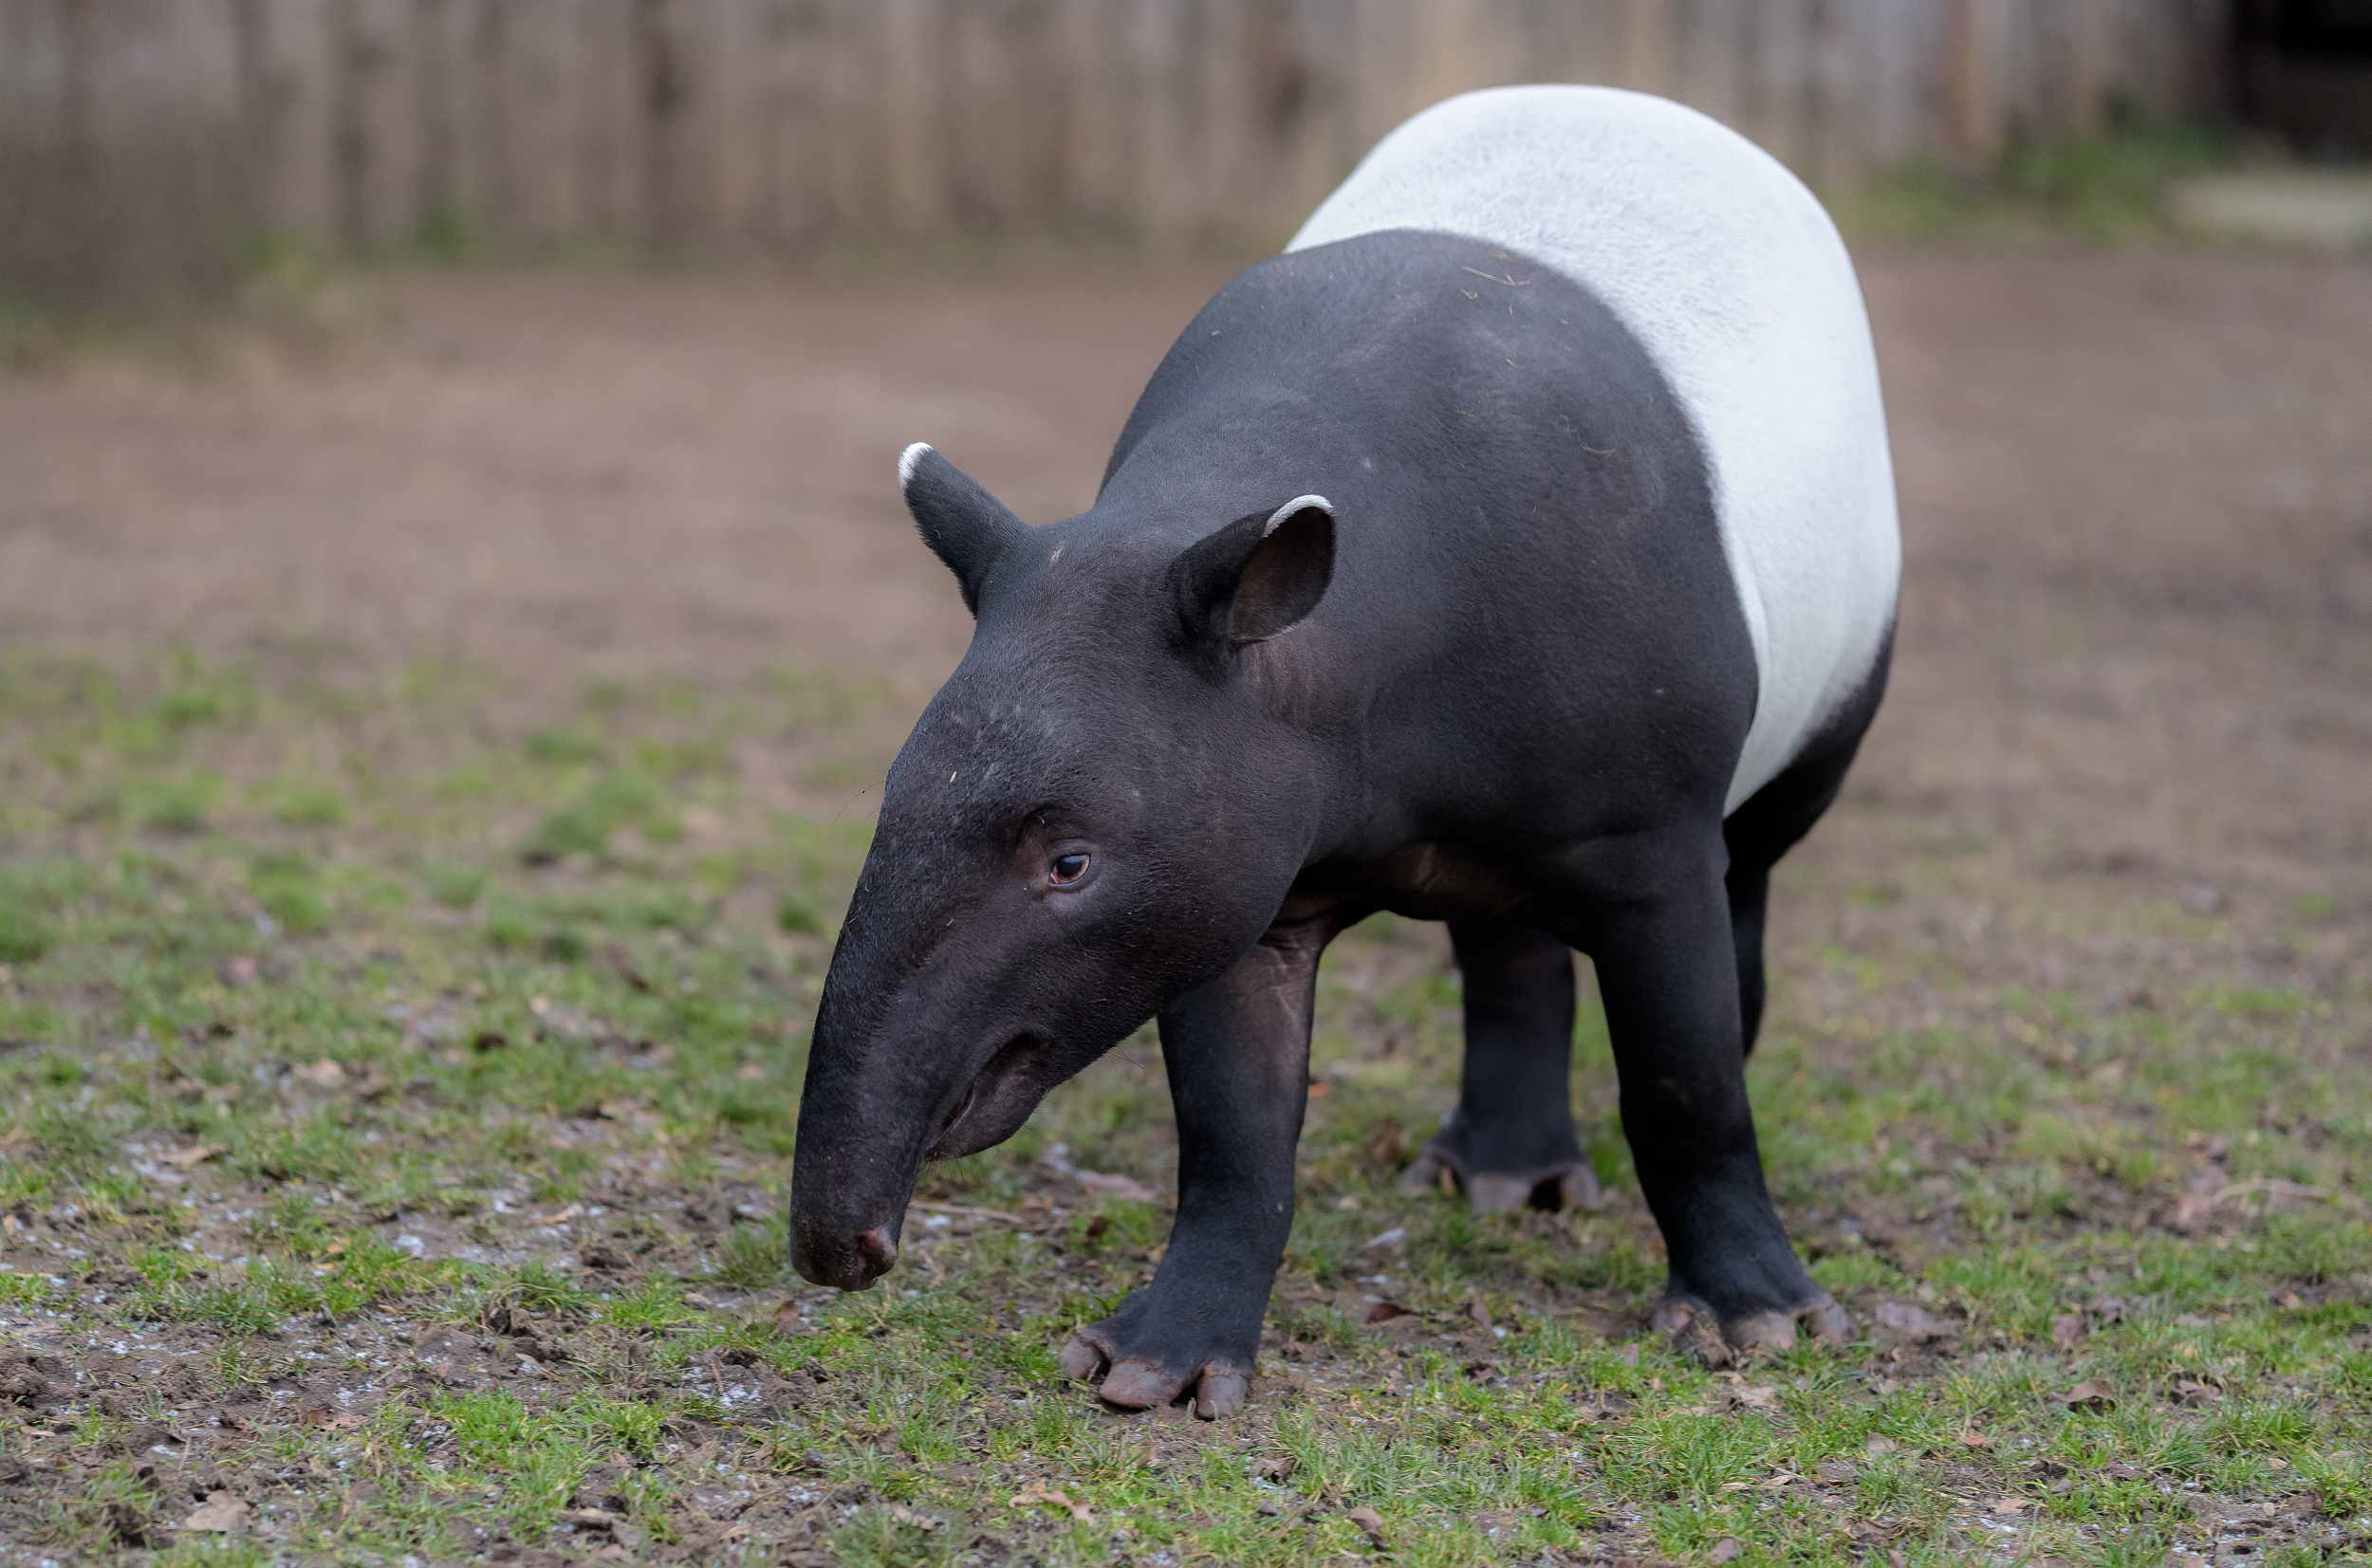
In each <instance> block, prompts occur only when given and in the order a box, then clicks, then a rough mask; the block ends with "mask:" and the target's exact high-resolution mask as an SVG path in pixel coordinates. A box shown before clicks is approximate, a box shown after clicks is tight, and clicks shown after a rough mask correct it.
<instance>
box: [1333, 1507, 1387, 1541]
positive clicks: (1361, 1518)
mask: <svg viewBox="0 0 2372 1568" xmlns="http://www.w3.org/2000/svg"><path fill="white" fill-rule="evenodd" d="M1343 1517H1344V1519H1347V1520H1349V1521H1350V1522H1352V1523H1353V1524H1356V1525H1358V1526H1359V1527H1360V1528H1361V1529H1362V1530H1363V1531H1365V1532H1366V1535H1367V1539H1368V1540H1371V1541H1373V1542H1374V1543H1375V1544H1377V1545H1378V1546H1381V1545H1382V1544H1383V1516H1382V1515H1381V1514H1380V1513H1378V1512H1376V1511H1375V1510H1374V1509H1373V1508H1353V1509H1352V1510H1351V1511H1350V1512H1349V1513H1347V1514H1344V1516H1343Z"/></svg>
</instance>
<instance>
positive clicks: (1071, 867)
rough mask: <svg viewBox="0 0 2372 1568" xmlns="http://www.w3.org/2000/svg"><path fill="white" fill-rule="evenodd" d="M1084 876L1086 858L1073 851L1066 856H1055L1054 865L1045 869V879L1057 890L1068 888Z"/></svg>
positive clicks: (1085, 872) (1085, 873)
mask: <svg viewBox="0 0 2372 1568" xmlns="http://www.w3.org/2000/svg"><path fill="white" fill-rule="evenodd" d="M1086 875H1087V858H1086V857H1085V856H1084V855H1082V854H1080V853H1078V852H1077V851H1075V850H1074V851H1073V852H1072V853H1070V854H1068V855H1057V856H1056V857H1055V858H1054V863H1053V864H1052V865H1049V866H1047V868H1046V879H1047V881H1049V882H1051V883H1053V884H1054V885H1055V886H1056V887H1058V888H1066V887H1069V886H1070V885H1071V884H1072V883H1074V882H1076V881H1078V880H1079V879H1080V878H1081V877H1082V876H1086Z"/></svg>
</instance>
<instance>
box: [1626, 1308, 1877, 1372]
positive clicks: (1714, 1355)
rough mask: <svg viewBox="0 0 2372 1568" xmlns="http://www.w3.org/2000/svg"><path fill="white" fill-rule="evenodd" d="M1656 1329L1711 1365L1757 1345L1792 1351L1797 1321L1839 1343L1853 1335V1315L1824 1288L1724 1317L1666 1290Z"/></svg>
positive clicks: (1723, 1364)
mask: <svg viewBox="0 0 2372 1568" xmlns="http://www.w3.org/2000/svg"><path fill="white" fill-rule="evenodd" d="M1653 1320H1654V1323H1655V1327H1656V1331H1657V1332H1658V1333H1659V1334H1662V1335H1664V1336H1665V1337H1668V1338H1670V1339H1671V1340H1672V1342H1673V1343H1674V1344H1675V1345H1676V1346H1677V1347H1678V1348H1680V1349H1682V1350H1686V1351H1694V1352H1695V1353H1696V1355H1697V1356H1700V1357H1702V1358H1703V1360H1704V1362H1705V1364H1706V1365H1707V1366H1711V1367H1726V1366H1728V1365H1729V1364H1730V1363H1731V1362H1733V1361H1735V1360H1737V1359H1739V1358H1740V1357H1742V1356H1749V1355H1751V1354H1753V1353H1754V1352H1756V1351H1761V1350H1792V1349H1793V1348H1794V1347H1795V1342H1796V1325H1797V1324H1798V1323H1801V1324H1803V1325H1804V1326H1805V1327H1806V1328H1807V1329H1809V1330H1810V1331H1811V1334H1812V1337H1814V1338H1816V1339H1820V1340H1823V1341H1825V1343H1828V1344H1832V1345H1842V1344H1844V1342H1845V1341H1846V1340H1848V1339H1850V1338H1852V1337H1853V1319H1851V1318H1849V1317H1847V1316H1845V1310H1844V1308H1843V1307H1841V1306H1839V1305H1838V1304H1837V1302H1836V1299H1835V1298H1834V1297H1832V1296H1830V1295H1829V1294H1828V1293H1827V1292H1826V1291H1825V1290H1824V1291H1819V1292H1817V1293H1816V1294H1814V1295H1813V1296H1812V1297H1811V1299H1810V1300H1808V1301H1804V1302H1803V1303H1802V1304H1800V1305H1797V1306H1792V1307H1784V1308H1782V1307H1773V1308H1767V1309H1764V1310H1760V1311H1751V1312H1743V1313H1740V1314H1738V1315H1737V1316H1735V1317H1733V1318H1731V1319H1727V1320H1724V1319H1722V1318H1721V1317H1720V1315H1719V1314H1717V1313H1715V1312H1714V1309H1713V1308H1712V1307H1711V1306H1709V1305H1707V1304H1706V1302H1705V1301H1702V1300H1701V1299H1699V1298H1697V1297H1696V1296H1692V1295H1690V1294H1689V1293H1688V1292H1686V1291H1683V1290H1678V1289H1672V1290H1667V1291H1665V1292H1664V1298H1663V1300H1662V1301H1659V1302H1658V1303H1657V1304H1656V1316H1655V1319H1653Z"/></svg>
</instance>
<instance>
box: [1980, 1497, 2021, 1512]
mask: <svg viewBox="0 0 2372 1568" xmlns="http://www.w3.org/2000/svg"><path fill="white" fill-rule="evenodd" d="M2025 1506H2026V1499H2025V1498H2022V1497H1997V1498H1995V1499H1993V1501H1992V1502H1991V1503H1987V1504H1985V1511H1986V1512H1987V1513H1989V1514H2014V1513H2016V1512H2018V1511H2019V1510H2020V1509H2022V1508H2024V1507H2025Z"/></svg>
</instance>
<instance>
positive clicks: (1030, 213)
mask: <svg viewBox="0 0 2372 1568" xmlns="http://www.w3.org/2000/svg"><path fill="white" fill-rule="evenodd" d="M2224 9H2225V8H2224V5H2223V4H2222V3H2221V0H0V275H5V269H6V268H7V267H9V265H10V260H9V258H10V257H11V255H14V256H16V257H17V258H18V262H17V266H18V268H19V270H20V271H21V270H22V267H23V265H24V264H23V260H22V258H23V257H24V256H25V255H27V254H28V253H29V254H35V255H37V256H43V257H46V258H47V261H46V263H45V265H47V266H49V267H53V268H56V267H63V268H65V269H66V270H67V271H69V272H71V271H73V270H74V269H75V268H76V267H82V268H83V269H84V270H87V269H88V268H89V267H91V266H93V265H98V264H96V263H94V261H93V259H92V258H93V256H94V254H95V253H96V252H97V251H101V250H104V249H107V248H108V246H110V245H120V243H122V241H123V239H124V237H125V236H126V235H132V236H135V237H137V239H138V241H139V243H140V244H143V245H163V244H164V243H165V238H166V237H167V236H168V235H169V234H170V233H172V232H176V231H181V230H186V231H189V232H191V233H192V234H195V235H198V236H201V237H204V238H205V239H206V243H207V244H210V245H211V244H213V236H214V235H215V232H216V231H217V230H218V229H219V228H220V227H221V224H222V222H223V221H224V220H223V219H221V217H220V216H219V212H221V211H222V210H225V209H226V204H228V208H229V209H230V210H233V211H234V213H235V217H236V221H237V222H238V223H239V224H241V225H243V226H246V227H250V228H253V227H257V226H261V227H265V228H269V229H278V230H282V231H291V232H295V233H301V234H306V235H312V236H318V237H319V238H321V239H323V240H325V241H328V242H331V243H334V244H336V245H338V246H341V247H344V248H348V249H369V248H373V247H383V246H387V245H389V244H393V243H397V242H400V241H402V240H404V239H406V238H407V237H415V236H418V235H420V234H422V233H423V232H432V233H433V232H444V233H447V234H451V235H460V234H467V235H471V236H474V237H476V238H477V239H479V240H481V241H482V242H484V243H487V244H489V245H491V246H495V247H499V248H504V249H517V250H522V251H530V252H531V251H535V250H547V249H551V248H554V247H560V246H565V245H567V244H569V243H571V242H575V241H580V240H588V239H590V240H602V241H608V242H613V243H619V244H623V245H626V246H630V247H635V248H650V249H658V250H682V251H710V252H713V251H720V250H721V251H731V250H736V249H749V250H764V251H780V252H796V251H801V250H807V249H813V248H815V247H817V246H819V245H823V244H826V243H829V242H833V241H836V240H843V239H854V240H859V241H870V240H882V241H917V240H923V241H927V240H931V239H934V238H938V237H943V236H950V235H983V236H1003V235H1012V234H1016V233H1023V232H1031V231H1082V232H1086V231H1092V232H1098V233H1103V234H1123V235H1134V236H1138V237H1140V238H1141V239H1143V240H1145V241H1146V242H1148V243H1150V244H1152V245H1155V246H1162V247H1177V246H1182V245H1187V244H1191V243H1195V242H1196V241H1198V240H1204V239H1209V238H1213V237H1228V238H1232V239H1236V240H1245V239H1269V238H1276V237H1280V236H1282V234H1284V233H1285V232H1286V231H1288V230H1289V228H1290V227H1291V225H1292V224H1293V222H1294V221H1295V220H1296V219H1297V218H1298V217H1299V216H1300V214H1301V213H1303V212H1306V210H1307V209H1308V208H1309V207H1310V206H1311V205H1312V204H1313V203H1314V202H1315V201H1316V200H1317V199H1318V197H1320V196H1321V195H1323V194H1325V191H1326V189H1327V188H1328V187H1329V186H1330V185H1331V184H1332V183H1333V182H1334V181H1336V180H1337V179H1339V178H1341V177H1342V175H1344V173H1345V172H1347V171H1348V170H1349V168H1350V167H1351V166H1352V164H1353V163H1354V162H1356V161H1357V159H1358V157H1360V155H1361V154H1362V152H1363V151H1364V150H1365V149H1366V148H1367V147H1368V146H1370V145H1371V144H1372V143H1373V142H1374V141H1375V140H1376V138H1378V137H1380V136H1381V135H1382V134H1383V133H1384V132H1385V131H1386V130H1388V129H1390V128H1391V127H1392V126H1393V125H1394V124H1395V123H1397V122H1398V121H1399V120H1402V119H1403V118H1405V117H1406V116H1407V115H1408V114H1410V113H1411V112H1413V111H1414V110H1416V109H1417V108H1419V107H1421V106H1422V105H1424V104H1426V103H1428V102H1431V101H1435V100H1436V99H1439V98H1442V97H1444V96H1446V95H1448V94H1451V93H1454V92H1456V91H1459V90H1462V89H1465V88H1469V87H1474V86H1482V85H1488V84H1492V83H1507V82H1522V81H1566V82H1600V83H1619V84H1621V85H1625V86H1632V87H1639V88H1643V89H1647V90H1650V91H1656V92H1662V93H1667V94H1669V95H1671V96H1673V97H1676V98H1679V99H1682V100H1684V101H1687V102H1690V103H1693V104H1695V105H1696V106H1697V107H1699V108H1702V109H1704V110H1706V111H1707V112H1708V113H1711V114H1713V115H1714V116H1716V117H1718V118H1720V119H1721V120H1726V121H1728V122H1729V123H1731V124H1733V125H1734V126H1736V127H1738V128H1739V129H1740V130H1742V131H1744V132H1746V133H1747V134H1748V135H1750V136H1751V137H1753V138H1756V139H1757V140H1759V141H1760V142H1762V143H1763V144H1764V145H1765V146H1767V147H1769V148H1770V149H1771V151H1773V152H1774V153H1776V154H1777V155H1778V156H1779V157H1782V158H1784V159H1786V160H1788V162H1789V163H1790V164H1792V165H1794V166H1795V167H1797V168H1798V169H1799V170H1801V171H1802V172H1804V173H1805V174H1806V175H1807V176H1809V177H1811V178H1813V179H1815V180H1816V181H1830V182H1837V181H1844V180H1849V179H1852V178H1854V177H1856V176H1858V175H1862V174H1864V173H1866V172H1868V171H1869V170H1871V169H1873V168H1875V167H1878V166H1881V165H1884V164H1888V163H1890V162H1893V161H1895V160H1897V159H1899V158H1900V157H1904V156H1905V155H1906V154H1909V153H1911V152H1913V151H1914V150H1917V149H1919V148H1938V149H1943V150H1947V151H1950V152H1953V153H1955V154H1958V155H1961V156H1967V157H1982V156H1984V155H1985V154H1986V153H1988V152H1989V151H1990V150H1991V149H1992V147H1993V146H1994V145H1995V144H1997V143H1998V142H1999V141H2000V140H2001V138H2004V137H2006V136H2010V135H2014V134H2018V133H2021V132H2023V133H2027V134H2033V135H2052V134H2060V133H2066V132H2069V131H2077V130H2082V129H2084V128H2086V127H2087V126H2089V125H2091V124H2092V123H2094V122H2095V120H2096V119H2097V117H2098V116H2099V115H2100V113H2101V111H2102V106H2103V104H2104V103H2106V102H2108V101H2110V100H2111V99H2112V98H2114V97H2122V98H2124V99H2127V100H2130V101H2133V102H2134V103H2136V104H2140V105H2143V106H2146V107H2149V108H2152V109H2155V110H2158V111H2159V112H2161V113H2165V114H2181V113H2188V112H2196V111H2198V110H2200V109H2201V108H2203V107H2208V106H2212V104H2213V102H2214V99H2215V96H2216V93H2217V91H2218V87H2219V82H2218V76H2219V70H2220V65H2219V62H2220V60H2221V57H2222V51H2223V42H2222V37H2221V34H2222V25H2223V11H2224ZM78 226H79V230H78ZM28 231H29V232H28ZM78 232H80V233H81V237H80V238H79V239H78V238H76V234H77V233H78ZM94 235H96V236H97V238H94V237H93V236H94Z"/></svg>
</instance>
